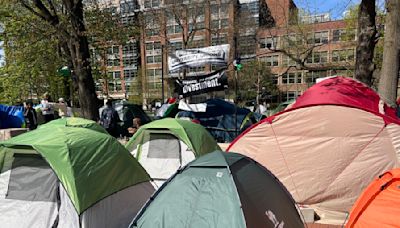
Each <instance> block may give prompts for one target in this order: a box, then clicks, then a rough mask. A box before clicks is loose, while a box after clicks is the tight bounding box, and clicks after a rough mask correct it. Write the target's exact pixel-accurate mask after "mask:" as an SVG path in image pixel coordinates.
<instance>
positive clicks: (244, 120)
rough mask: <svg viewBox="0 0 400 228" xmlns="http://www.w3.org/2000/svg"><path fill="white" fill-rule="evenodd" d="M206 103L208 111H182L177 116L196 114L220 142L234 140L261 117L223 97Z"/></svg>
mask: <svg viewBox="0 0 400 228" xmlns="http://www.w3.org/2000/svg"><path fill="white" fill-rule="evenodd" d="M204 103H206V104H207V109H206V112H193V113H191V112H187V111H180V112H179V113H178V115H177V116H178V117H179V116H180V117H186V116H188V117H192V116H194V118H196V119H197V120H199V121H200V123H201V125H203V126H204V127H205V128H206V129H207V130H208V131H209V132H210V133H211V135H212V136H213V137H214V138H215V140H217V141H218V142H231V141H233V140H234V139H235V138H236V136H237V135H238V134H240V133H241V132H242V131H244V130H245V129H247V128H248V127H249V126H251V125H252V124H253V123H256V122H257V121H258V120H259V119H260V118H261V116H256V114H255V113H253V112H251V111H250V110H249V109H247V108H240V107H237V106H236V105H235V104H233V103H231V102H227V101H224V100H222V99H209V100H207V101H206V102H204ZM235 113H236V115H235ZM235 116H237V120H236V121H235ZM192 118H193V117H192ZM235 123H236V127H235Z"/></svg>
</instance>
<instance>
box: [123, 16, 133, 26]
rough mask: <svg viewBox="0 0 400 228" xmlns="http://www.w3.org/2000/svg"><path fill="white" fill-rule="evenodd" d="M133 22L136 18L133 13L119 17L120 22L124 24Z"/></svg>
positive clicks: (127, 24)
mask: <svg viewBox="0 0 400 228" xmlns="http://www.w3.org/2000/svg"><path fill="white" fill-rule="evenodd" d="M135 22H136V18H135V16H133V15H132V16H131V15H130V16H124V17H121V23H122V24H123V25H125V26H129V25H134V24H135Z"/></svg>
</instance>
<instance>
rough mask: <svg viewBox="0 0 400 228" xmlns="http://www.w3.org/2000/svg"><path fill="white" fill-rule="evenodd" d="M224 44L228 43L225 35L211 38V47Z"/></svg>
mask: <svg viewBox="0 0 400 228" xmlns="http://www.w3.org/2000/svg"><path fill="white" fill-rule="evenodd" d="M226 43H228V38H227V35H226V34H218V35H213V36H212V37H211V45H213V46H215V45H220V44H226Z"/></svg>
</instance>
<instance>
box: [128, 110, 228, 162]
mask: <svg viewBox="0 0 400 228" xmlns="http://www.w3.org/2000/svg"><path fill="white" fill-rule="evenodd" d="M147 129H168V130H170V131H171V132H172V133H173V134H174V135H175V136H176V137H178V138H179V139H181V140H182V141H183V142H184V143H185V144H186V145H187V146H188V147H189V148H190V149H192V150H193V152H194V153H195V155H196V157H198V156H201V155H204V154H206V153H210V152H212V151H214V150H219V149H220V148H219V146H218V144H217V143H216V142H215V140H214V139H213V138H212V136H211V135H210V134H209V133H208V132H207V131H206V130H205V129H204V127H202V126H201V125H199V124H195V123H192V122H190V121H187V120H180V119H173V118H165V119H161V120H156V121H153V122H150V123H148V124H145V125H143V126H141V127H140V128H139V130H138V131H137V132H136V133H135V134H134V135H133V137H132V138H131V139H130V140H129V142H128V143H127V145H126V148H127V149H128V150H129V151H131V150H133V149H134V148H133V147H134V146H135V145H137V144H138V140H139V141H140V140H141V139H140V137H142V133H143V131H145V130H147Z"/></svg>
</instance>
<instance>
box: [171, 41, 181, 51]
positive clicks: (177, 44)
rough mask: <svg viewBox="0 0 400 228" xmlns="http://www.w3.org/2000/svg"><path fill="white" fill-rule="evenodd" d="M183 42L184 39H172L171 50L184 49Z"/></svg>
mask: <svg viewBox="0 0 400 228" xmlns="http://www.w3.org/2000/svg"><path fill="white" fill-rule="evenodd" d="M182 47H183V43H182V41H171V42H170V44H169V51H170V52H174V51H176V50H182Z"/></svg>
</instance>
